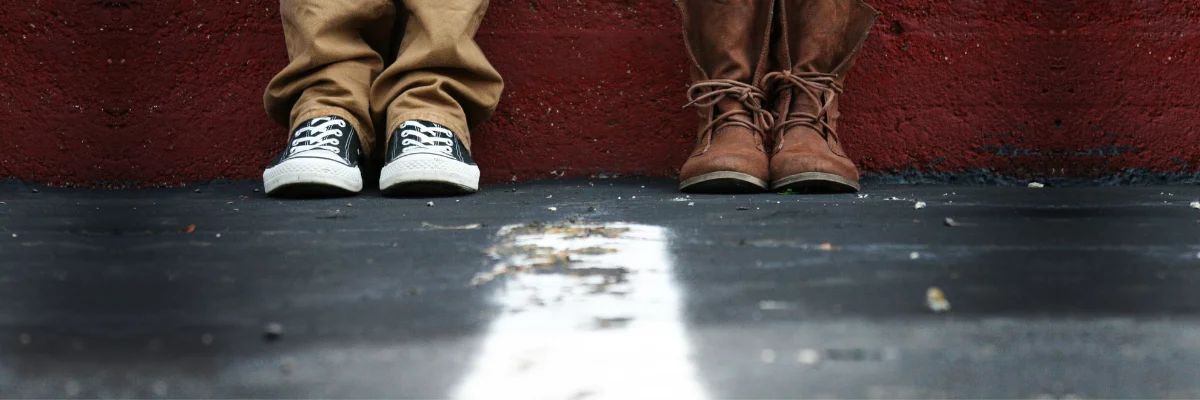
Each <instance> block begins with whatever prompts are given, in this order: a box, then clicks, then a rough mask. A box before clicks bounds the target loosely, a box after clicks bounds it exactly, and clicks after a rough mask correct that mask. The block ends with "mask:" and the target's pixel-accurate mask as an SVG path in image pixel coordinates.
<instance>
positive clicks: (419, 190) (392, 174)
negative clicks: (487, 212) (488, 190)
mask: <svg viewBox="0 0 1200 400" xmlns="http://www.w3.org/2000/svg"><path fill="white" fill-rule="evenodd" d="M379 188H380V189H381V190H383V192H384V193H385V194H388V195H404V196H430V195H434V196H437V195H453V194H468V193H475V192H477V191H479V167H478V166H475V165H469V164H467V163H463V162H459V161H457V160H453V159H449V158H446V157H443V156H439V155H434V154H412V155H407V156H403V157H400V158H398V159H396V160H395V161H392V162H391V163H389V164H388V165H386V166H384V167H383V171H381V172H380V174H379Z"/></svg>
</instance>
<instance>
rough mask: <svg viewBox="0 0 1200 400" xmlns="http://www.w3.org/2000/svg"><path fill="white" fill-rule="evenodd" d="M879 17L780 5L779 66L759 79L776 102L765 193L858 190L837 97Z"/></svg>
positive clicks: (804, 2)
mask: <svg viewBox="0 0 1200 400" xmlns="http://www.w3.org/2000/svg"><path fill="white" fill-rule="evenodd" d="M878 17H879V12H878V11H875V9H874V8H871V6H869V5H867V4H866V3H863V2H862V1H861V0H778V11H777V18H776V24H777V25H776V34H775V36H774V37H773V38H772V47H773V52H774V59H775V62H776V63H777V64H776V65H777V66H778V67H777V68H776V70H775V71H774V72H771V73H770V74H767V76H766V77H765V78H764V86H765V87H766V88H767V90H769V91H770V92H771V93H772V94H774V95H776V96H777V97H776V107H775V110H776V112H777V114H776V116H775V126H774V129H773V130H772V131H773V132H772V136H773V138H774V141H775V146H774V148H773V150H772V152H771V168H770V170H771V190H775V191H787V190H791V191H793V192H799V193H847V192H849V193H852V192H857V191H858V190H859V185H858V168H857V167H855V166H854V161H851V160H850V157H849V156H847V155H846V152H845V151H844V150H843V149H842V143H841V140H840V139H839V138H838V134H837V122H838V117H839V116H840V114H839V113H838V95H840V94H841V93H842V85H843V84H844V83H845V81H846V71H848V70H849V69H850V67H851V66H853V65H854V61H855V59H856V58H857V57H858V51H859V49H860V48H861V47H862V44H863V42H864V41H865V40H866V39H867V34H869V33H870V31H871V26H872V25H873V24H874V23H875V19H876V18H878Z"/></svg>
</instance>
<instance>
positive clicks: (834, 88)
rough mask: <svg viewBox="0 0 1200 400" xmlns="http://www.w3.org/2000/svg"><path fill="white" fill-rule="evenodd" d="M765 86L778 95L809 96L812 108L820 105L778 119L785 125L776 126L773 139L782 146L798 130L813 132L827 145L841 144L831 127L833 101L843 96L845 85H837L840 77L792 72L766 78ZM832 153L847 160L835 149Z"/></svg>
mask: <svg viewBox="0 0 1200 400" xmlns="http://www.w3.org/2000/svg"><path fill="white" fill-rule="evenodd" d="M763 86H764V87H766V88H768V90H772V91H773V92H774V93H776V94H780V93H783V92H786V91H788V90H792V89H795V92H798V93H802V94H803V95H805V96H808V98H809V99H811V100H812V104H817V109H816V110H791V111H790V112H789V113H788V115H780V116H776V117H777V118H782V119H783V122H781V123H780V124H778V125H776V126H775V127H774V129H773V131H774V132H772V136H774V137H775V138H776V141H777V143H778V144H783V134H784V133H786V132H787V131H788V130H789V129H791V128H794V127H797V126H806V127H809V128H812V129H813V130H814V131H817V133H819V134H820V135H821V137H823V138H824V139H825V141H826V143H828V142H829V141H830V139H832V140H834V141H839V142H840V141H841V139H840V138H838V134H837V130H836V129H834V127H833V126H832V125H830V123H829V112H830V110H831V109H832V108H833V101H834V99H835V98H836V97H837V96H838V95H839V94H841V93H842V85H841V84H839V83H838V82H837V75H834V74H823V73H815V72H810V73H799V74H794V73H792V72H791V71H782V72H772V73H769V74H767V75H766V76H764V77H763ZM777 147H778V145H777ZM829 149H830V151H833V153H834V154H837V155H839V156H842V157H845V156H846V155H845V154H842V153H841V152H839V151H836V150H834V149H833V146H832V145H830V148H829Z"/></svg>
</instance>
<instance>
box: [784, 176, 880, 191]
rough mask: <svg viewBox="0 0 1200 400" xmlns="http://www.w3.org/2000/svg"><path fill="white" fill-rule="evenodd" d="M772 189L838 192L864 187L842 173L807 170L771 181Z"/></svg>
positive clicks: (857, 189)
mask: <svg viewBox="0 0 1200 400" xmlns="http://www.w3.org/2000/svg"><path fill="white" fill-rule="evenodd" d="M771 190H772V191H776V192H783V191H787V190H791V191H792V192H796V193H804V194H836V193H857V192H858V191H859V190H862V188H861V187H860V186H859V185H858V182H855V181H852V180H849V179H846V178H843V177H842V176H840V175H835V174H830V173H825V172H805V173H801V174H796V175H792V176H789V177H786V178H783V179H779V180H776V181H775V182H773V183H771Z"/></svg>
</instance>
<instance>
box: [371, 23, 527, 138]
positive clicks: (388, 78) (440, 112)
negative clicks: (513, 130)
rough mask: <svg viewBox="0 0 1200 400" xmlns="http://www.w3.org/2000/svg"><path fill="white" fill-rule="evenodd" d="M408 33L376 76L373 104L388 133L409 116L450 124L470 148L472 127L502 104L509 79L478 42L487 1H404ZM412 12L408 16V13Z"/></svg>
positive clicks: (373, 109)
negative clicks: (501, 96)
mask: <svg viewBox="0 0 1200 400" xmlns="http://www.w3.org/2000/svg"><path fill="white" fill-rule="evenodd" d="M398 1H399V2H401V3H403V5H404V8H405V10H401V11H400V12H401V14H402V15H401V16H400V17H399V18H402V19H403V18H405V17H407V22H405V23H404V24H402V25H401V26H403V27H404V36H403V39H402V40H401V41H400V46H399V49H398V50H397V56H396V60H395V62H394V63H393V64H392V65H391V66H389V67H388V68H387V69H386V70H385V71H383V74H381V75H380V76H379V78H378V79H376V80H375V85H374V86H373V87H372V89H371V107H372V111H373V112H374V113H375V118H376V119H377V120H380V121H387V124H388V125H387V131H386V132H387V137H389V138H390V137H391V135H392V132H393V131H395V130H396V127H397V126H398V125H400V124H401V123H403V122H404V121H407V120H411V119H420V120H426V121H430V122H435V123H438V124H441V125H444V126H446V127H448V128H450V130H452V131H454V133H456V134H458V136H459V138H460V139H462V141H463V144H464V145H466V146H467V148H468V149H470V146H471V135H470V129H471V128H473V127H475V126H477V125H479V124H480V123H482V122H483V121H484V120H486V119H487V118H488V117H489V116H491V114H492V111H494V110H495V109H496V105H497V104H498V103H499V102H500V93H501V92H502V91H503V90H504V81H503V80H502V79H501V78H500V73H499V72H496V69H495V68H493V67H492V65H491V64H490V63H488V60H487V58H486V57H484V55H483V51H482V50H480V49H479V46H478V45H477V44H476V43H475V32H476V31H477V30H478V29H479V23H480V21H481V20H482V19H483V14H484V12H486V11H487V5H488V1H487V0H398ZM405 13H407V15H403V14H405Z"/></svg>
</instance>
